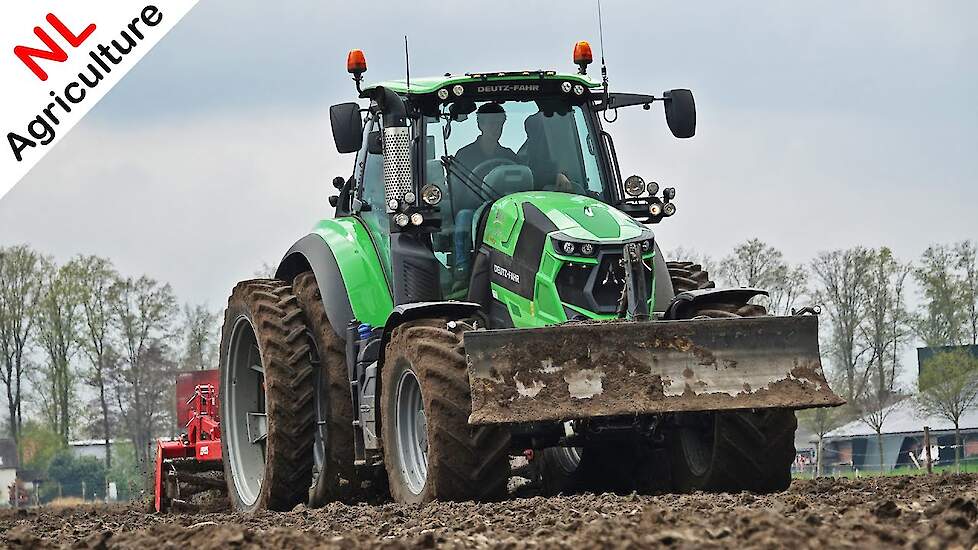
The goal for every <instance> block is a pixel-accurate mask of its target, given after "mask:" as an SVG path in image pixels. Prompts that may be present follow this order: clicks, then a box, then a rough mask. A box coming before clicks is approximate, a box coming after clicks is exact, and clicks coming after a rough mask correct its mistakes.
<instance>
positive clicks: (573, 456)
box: [553, 447, 581, 474]
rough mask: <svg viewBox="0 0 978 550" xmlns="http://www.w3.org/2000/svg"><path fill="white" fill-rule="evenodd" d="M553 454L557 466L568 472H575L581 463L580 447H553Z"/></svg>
mask: <svg viewBox="0 0 978 550" xmlns="http://www.w3.org/2000/svg"><path fill="white" fill-rule="evenodd" d="M553 456H554V461H555V462H556V463H557V466H558V467H559V468H560V469H561V470H563V471H564V472H566V473H568V474H571V473H574V472H576V471H577V467H578V466H580V465H581V448H580V447H555V448H554V450H553Z"/></svg>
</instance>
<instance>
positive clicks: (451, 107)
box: [331, 43, 695, 326]
mask: <svg viewBox="0 0 978 550" xmlns="http://www.w3.org/2000/svg"><path fill="white" fill-rule="evenodd" d="M582 44H584V45H585V46H586V43H582ZM580 49H581V46H580V44H579V45H578V47H577V48H576V49H575V61H576V62H578V65H579V66H580V67H581V71H580V72H579V73H578V74H561V73H557V72H555V71H519V72H492V73H467V74H465V75H461V76H456V75H450V74H447V75H445V76H443V77H437V78H422V79H413V80H410V81H407V80H398V81H388V82H382V83H378V84H371V85H366V86H361V78H362V73H363V72H364V71H365V70H366V62H365V61H364V59H363V57H362V54H361V53H358V51H356V50H354V51H353V52H351V54H350V57H349V60H348V69H349V71H350V72H351V73H352V74H353V75H354V80H355V81H356V83H357V88H358V90H359V91H360V97H361V98H364V99H369V100H370V106H369V108H367V109H362V108H361V107H360V105H359V104H358V103H345V104H340V105H335V106H333V107H332V109H331V122H332V128H333V135H334V139H335V141H336V145H337V149H338V150H339V151H340V152H354V151H355V152H357V154H358V158H357V162H356V165H355V166H356V168H355V174H354V177H353V178H351V179H350V180H346V181H342V182H338V183H341V185H340V188H341V192H340V194H339V196H338V197H337V198H336V199H335V202H336V204H335V206H336V208H337V214H338V215H351V216H356V217H359V218H361V219H362V220H363V222H364V225H365V226H366V227H367V230H368V231H369V232H370V234H371V237H372V240H373V242H374V243H375V245H376V247H377V248H378V251H379V255H380V256H381V262H382V263H383V267H384V270H385V272H386V273H387V276H388V281H390V286H391V292H392V296H393V298H394V303H395V304H408V303H418V302H426V301H439V300H468V301H471V302H475V303H479V304H481V305H483V306H484V307H483V309H484V310H486V311H493V313H492V314H491V315H490V317H491V318H492V319H493V320H494V322H492V323H491V324H492V325H495V326H523V325H524V324H523V323H522V322H521V321H520V318H521V317H525V318H526V319H527V322H530V320H532V322H531V323H530V324H531V325H536V324H538V323H540V322H544V323H553V322H562V321H566V320H569V319H571V318H574V317H585V318H607V317H612V316H614V315H615V313H616V312H617V311H618V310H619V309H620V306H622V304H621V297H622V290H623V287H624V283H625V281H624V278H625V277H624V272H623V271H622V270H620V269H617V267H618V266H617V264H619V263H621V262H620V261H619V260H620V259H621V257H622V247H623V246H624V245H626V244H628V243H629V242H630V241H631V242H637V243H638V244H639V245H640V246H644V247H645V248H644V249H643V250H642V254H641V256H642V260H643V262H644V263H645V264H647V268H648V269H647V270H646V271H647V273H645V274H644V275H643V278H642V284H641V285H640V286H642V287H643V289H642V292H641V293H640V296H642V301H643V302H644V303H643V308H644V307H645V305H652V304H654V300H652V299H650V297H649V296H650V290H651V289H650V288H644V287H651V284H652V276H651V273H652V271H654V267H653V263H654V261H653V259H652V256H653V247H654V241H653V236H652V232H651V230H650V229H648V228H647V227H646V226H645V225H644V223H657V222H659V221H661V220H662V219H663V218H664V217H667V216H670V215H672V214H674V213H675V211H676V208H675V205H674V204H673V203H672V202H671V199H672V197H674V190H672V189H666V190H663V193H662V197H661V198H660V197H659V196H658V193H659V186H658V184H657V183H655V182H648V183H646V182H645V181H644V180H643V179H642V178H641V177H639V176H631V177H629V178H627V179H625V180H623V179H622V177H621V172H620V169H619V167H618V162H617V159H616V156H615V152H614V143H613V141H612V139H611V136H610V135H609V134H608V133H607V132H605V131H604V130H603V128H602V123H601V115H602V113H603V112H604V111H607V110H608V109H617V108H619V107H625V106H629V105H639V104H641V105H645V106H646V107H647V106H649V105H650V104H651V103H652V102H654V101H664V102H665V103H666V105H667V118H668V119H669V123H670V127H671V128H672V129H673V132H674V133H675V134H676V135H677V136H680V137H690V136H691V135H692V134H693V129H694V128H695V109H694V106H693V100H692V95H691V94H689V92H688V91H687V90H673V91H672V92H667V93H666V94H665V96H664V97H663V98H656V97H654V96H647V95H637V94H613V93H609V92H608V91H607V86H606V85H605V86H602V84H601V83H599V82H596V81H593V80H591V79H590V78H589V77H588V76H587V75H586V74H585V72H586V67H587V63H589V62H590V56H587V57H586V58H585V57H584V56H583V53H585V52H581V51H579V50H580ZM363 113H365V114H366V116H365V117H362V114H363ZM504 199H505V200H504ZM558 231H559V232H560V234H558V235H556V237H555V238H557V240H556V241H553V240H552V239H549V238H548V237H547V236H548V235H553V234H554V233H555V232H558ZM554 243H557V244H556V246H558V247H566V248H562V249H560V250H557V249H555V248H554V246H555V245H554ZM547 259H549V260H550V261H549V262H547V261H546V260H547ZM541 264H545V265H543V267H547V268H549V269H550V272H549V273H542V274H540V273H539V270H540V269H541ZM602 269H603V270H605V271H608V273H604V274H601V273H596V271H601V270H602ZM592 271H594V272H595V273H592ZM538 275H541V276H542V277H543V278H544V281H539V280H538V279H539V278H540V277H539V276H538ZM599 277H600V279H601V280H600V281H597V280H596V279H598V278H599ZM558 279H563V280H564V281H565V286H567V287H568V288H567V290H565V291H564V292H560V291H559V289H557V288H556V286H557V281H558ZM541 283H542V284H541ZM599 287H601V288H599ZM605 287H606V288H605ZM670 290H671V289H670ZM668 292H669V291H663V293H665V294H668ZM501 294H506V295H507V296H508V298H509V299H499V296H500V295H501ZM653 294H654V293H653ZM669 298H671V296H666V297H665V299H664V300H660V303H664V302H665V301H666V300H668V299H669ZM541 314H542V315H541Z"/></svg>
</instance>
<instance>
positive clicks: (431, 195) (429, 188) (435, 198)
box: [421, 183, 441, 206]
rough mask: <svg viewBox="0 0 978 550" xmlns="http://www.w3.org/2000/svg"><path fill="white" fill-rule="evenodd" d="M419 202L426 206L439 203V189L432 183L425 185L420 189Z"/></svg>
mask: <svg viewBox="0 0 978 550" xmlns="http://www.w3.org/2000/svg"><path fill="white" fill-rule="evenodd" d="M421 200H423V201H424V202H425V204H427V205H428V206H434V205H436V204H438V203H440V202H441V188H440V187H438V186H437V185H435V184H433V183H428V184H425V186H424V187H422V188H421Z"/></svg>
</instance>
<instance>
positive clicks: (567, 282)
mask: <svg viewBox="0 0 978 550" xmlns="http://www.w3.org/2000/svg"><path fill="white" fill-rule="evenodd" d="M621 258H622V256H621V250H620V249H618V248H616V249H614V250H612V251H602V252H600V253H599V254H598V263H597V264H574V263H567V264H564V266H563V267H562V268H561V269H560V271H559V272H558V273H557V281H556V284H557V294H558V295H559V296H560V299H561V301H563V302H564V303H567V304H570V305H572V306H576V307H579V308H582V309H585V310H587V311H592V312H594V313H602V314H610V313H615V312H616V311H618V302H619V300H621V295H622V292H623V291H624V289H625V269H624V267H623V266H622V261H621ZM646 274H647V277H648V280H647V281H646V284H647V285H649V288H650V290H651V286H652V271H651V270H647V271H646Z"/></svg>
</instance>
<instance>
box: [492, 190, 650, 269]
mask: <svg viewBox="0 0 978 550" xmlns="http://www.w3.org/2000/svg"><path fill="white" fill-rule="evenodd" d="M527 222H529V223H530V224H533V225H538V226H539V227H537V229H538V230H539V231H540V232H543V233H550V232H553V231H559V232H560V233H562V234H563V236H566V237H569V238H570V239H574V240H581V241H593V242H597V243H614V242H627V241H632V240H635V239H639V238H643V237H644V238H651V237H652V230H651V229H649V228H647V227H645V226H644V225H642V224H641V223H639V222H637V221H635V220H634V219H632V218H631V217H629V216H628V215H627V214H625V213H623V212H621V211H620V210H618V209H616V208H614V207H613V206H610V205H608V204H605V203H603V202H601V201H599V200H597V199H594V198H591V197H585V196H582V195H574V194H570V193H559V192H555V191H529V192H524V193H514V194H512V195H507V196H505V197H503V198H501V199H499V200H497V201H496V202H495V204H493V205H492V207H491V209H490V211H489V218H488V220H487V221H486V230H485V237H484V238H485V242H486V243H488V244H490V245H491V246H493V247H495V248H497V249H499V250H501V251H503V252H508V253H510V254H512V251H513V248H514V247H515V245H516V241H517V239H518V237H519V235H520V233H521V232H522V231H521V230H522V228H523V225H524V224H525V223H527ZM548 230H549V231H548ZM537 252H539V251H537Z"/></svg>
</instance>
